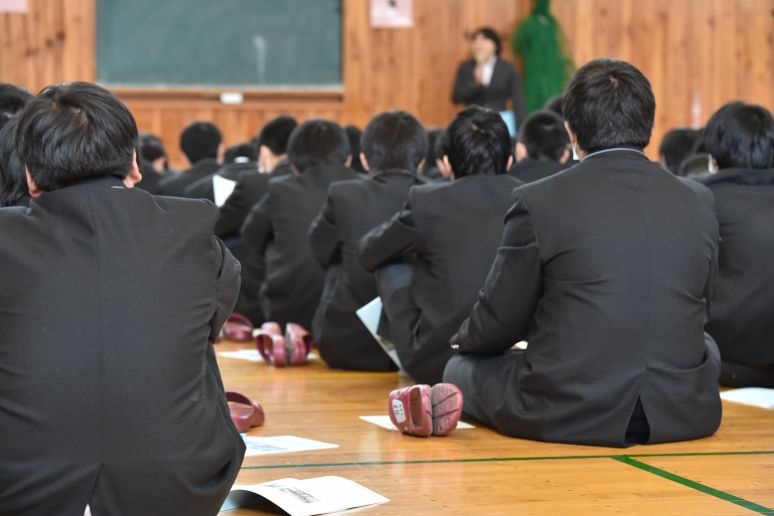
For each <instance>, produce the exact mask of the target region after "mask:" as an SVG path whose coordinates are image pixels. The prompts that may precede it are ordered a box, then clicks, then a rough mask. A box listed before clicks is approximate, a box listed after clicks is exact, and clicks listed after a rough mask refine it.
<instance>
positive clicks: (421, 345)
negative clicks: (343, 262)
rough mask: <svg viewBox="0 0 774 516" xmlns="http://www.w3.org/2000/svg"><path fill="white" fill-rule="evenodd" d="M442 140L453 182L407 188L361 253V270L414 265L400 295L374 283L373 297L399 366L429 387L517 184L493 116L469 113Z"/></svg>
mask: <svg viewBox="0 0 774 516" xmlns="http://www.w3.org/2000/svg"><path fill="white" fill-rule="evenodd" d="M446 135H447V136H446V137H447V143H446V152H445V153H444V156H443V157H442V159H443V160H445V161H446V162H447V163H448V164H449V165H450V167H451V170H452V171H453V173H454V177H455V179H454V181H453V182H450V183H440V184H438V183H436V184H429V185H424V186H416V187H414V188H412V189H411V191H410V192H409V196H408V197H409V200H408V203H407V204H406V206H405V207H404V208H403V209H402V210H401V211H400V212H398V213H396V214H395V215H394V216H393V217H392V218H391V219H390V220H389V221H388V222H386V223H385V224H383V225H381V226H379V227H377V228H375V229H373V230H372V231H371V232H369V233H368V234H367V235H366V236H365V237H364V238H363V240H362V243H361V247H360V260H361V263H362V264H363V266H364V267H365V268H366V269H367V270H371V271H372V270H375V269H378V268H379V267H384V266H387V267H388V268H389V267H394V265H390V264H392V263H393V262H395V261H401V260H406V259H408V260H410V261H411V263H415V264H416V265H415V266H413V267H411V269H412V270H411V271H410V272H409V274H410V275H411V276H413V277H412V278H411V279H410V281H405V280H404V282H403V284H404V285H405V291H404V292H397V291H395V292H385V291H384V290H385V284H384V283H383V282H381V281H380V283H379V295H380V296H381V297H382V300H383V302H384V311H385V313H386V316H387V318H388V326H389V334H390V337H391V340H392V342H393V343H394V345H395V350H396V351H397V353H398V357H399V358H400V361H401V365H402V366H403V368H404V369H405V370H406V372H407V373H408V374H409V375H411V377H412V378H414V380H416V381H417V382H419V383H427V384H435V383H438V382H440V381H441V379H442V376H443V369H444V366H446V362H447V361H448V360H449V357H451V354H452V350H451V348H450V347H449V339H450V338H451V337H452V335H454V333H455V332H456V331H457V329H458V328H459V327H460V324H461V323H462V321H463V320H464V319H465V317H467V315H468V314H470V309H471V308H472V306H473V303H475V301H476V294H477V293H478V291H479V289H480V288H481V285H483V283H484V280H485V279H486V275H487V273H488V272H489V268H490V267H491V265H492V260H493V259H494V255H495V252H496V251H497V244H498V243H499V241H500V235H501V234H502V224H503V217H504V216H505V213H506V212H507V211H508V208H509V207H510V205H511V192H512V191H513V189H514V188H516V187H517V186H519V185H520V184H521V183H520V182H519V181H518V180H516V179H514V178H512V177H510V176H508V175H507V174H506V171H507V170H508V165H510V162H511V160H512V157H511V152H510V148H511V139H510V136H509V135H508V128H507V127H506V125H505V123H504V122H503V121H502V119H501V118H500V115H498V114H497V113H496V112H494V111H491V110H489V109H486V108H481V107H477V106H473V107H469V108H467V109H465V110H464V111H462V112H461V113H460V114H458V115H457V117H456V118H455V119H454V121H452V123H451V125H450V126H449V128H448V129H447V131H446ZM382 271H384V269H382ZM382 271H380V272H382ZM406 279H408V278H406ZM393 285H395V283H393ZM387 288H389V287H387Z"/></svg>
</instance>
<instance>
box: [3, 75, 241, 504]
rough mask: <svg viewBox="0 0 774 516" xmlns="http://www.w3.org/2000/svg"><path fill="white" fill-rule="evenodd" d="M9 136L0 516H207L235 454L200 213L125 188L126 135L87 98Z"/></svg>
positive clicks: (80, 96)
mask: <svg viewBox="0 0 774 516" xmlns="http://www.w3.org/2000/svg"><path fill="white" fill-rule="evenodd" d="M18 124H19V125H18V128H17V132H16V147H17V150H18V152H19V157H20V159H21V161H22V162H23V163H24V164H25V166H26V168H27V181H28V183H29V187H30V193H31V194H32V197H33V198H34V200H33V202H32V203H31V204H30V208H29V209H24V210H18V209H2V210H0V234H2V235H3V236H4V238H8V239H10V240H11V241H13V242H14V245H12V246H0V283H1V284H2V285H3V288H2V289H0V328H2V330H0V331H2V338H0V355H2V357H3V364H2V367H0V406H2V407H3V410H0V457H2V458H3V459H2V461H0V514H14V515H16V516H36V515H40V514H68V515H70V514H72V515H82V514H83V513H84V509H85V508H86V505H87V504H88V505H89V506H90V507H91V514H93V515H94V516H100V515H111V514H147V515H156V514H170V513H174V514H186V515H202V516H204V515H212V514H215V513H217V512H218V509H219V507H220V506H221V503H222V502H223V500H224V498H225V496H226V494H227V493H228V491H229V489H230V487H231V485H232V483H233V481H234V479H235V477H236V475H237V473H238V472H239V468H240V465H241V462H242V457H243V454H244V449H245V447H244V443H243V441H242V439H241V437H240V436H239V433H238V432H237V430H236V428H235V427H234V424H233V423H232V421H231V418H230V415H229V407H228V405H227V403H226V397H225V395H224V392H223V384H222V382H221V377H220V373H219V371H218V365H217V362H216V361H215V354H214V353H213V350H212V342H213V340H214V339H215V337H216V336H217V334H218V331H219V330H220V326H221V324H222V323H223V321H224V320H225V318H226V317H227V316H228V314H229V312H230V311H231V307H232V306H233V302H234V299H235V298H236V293H237V289H238V287H239V263H238V262H236V260H234V259H233V257H231V255H230V254H229V253H228V251H227V250H226V249H225V248H224V247H223V244H221V243H220V241H219V240H218V239H217V238H215V237H214V236H213V235H212V226H213V225H214V223H215V217H216V215H217V212H216V210H215V208H214V207H212V206H211V205H209V204H207V203H205V202H203V201H194V200H185V199H171V198H160V197H153V196H152V195H150V194H148V193H147V192H144V191H142V190H138V189H133V188H126V187H125V184H129V185H131V184H132V183H134V182H136V181H139V179H140V175H139V170H138V168H137V163H136V159H135V155H134V149H135V148H136V146H137V126H136V125H135V121H134V118H133V117H132V115H131V113H129V111H128V110H127V109H126V107H125V106H124V105H123V104H122V103H121V101H120V100H118V99H117V98H116V97H114V96H113V95H112V94H111V93H110V92H108V91H107V90H105V89H103V88H101V87H99V86H96V85H94V84H88V83H77V82H76V83H71V84H64V85H57V86H51V87H48V88H46V89H44V90H43V91H42V92H41V93H40V94H39V95H38V96H37V97H35V98H33V99H32V100H30V102H29V103H28V104H27V106H26V108H25V109H24V110H23V111H22V113H21V114H20V115H19V122H18ZM43 142H45V143H47V144H46V145H42V143H43Z"/></svg>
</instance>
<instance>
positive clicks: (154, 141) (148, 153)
mask: <svg viewBox="0 0 774 516" xmlns="http://www.w3.org/2000/svg"><path fill="white" fill-rule="evenodd" d="M140 157H141V158H143V159H145V160H147V161H156V160H157V159H161V158H166V157H167V151H166V150H165V149H164V143H163V142H162V141H161V138H159V137H158V136H156V135H155V134H151V133H140Z"/></svg>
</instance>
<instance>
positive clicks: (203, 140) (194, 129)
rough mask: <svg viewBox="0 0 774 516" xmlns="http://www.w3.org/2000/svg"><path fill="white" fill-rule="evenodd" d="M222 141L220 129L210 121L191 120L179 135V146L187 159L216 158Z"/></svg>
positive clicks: (191, 160) (192, 160) (194, 161)
mask: <svg viewBox="0 0 774 516" xmlns="http://www.w3.org/2000/svg"><path fill="white" fill-rule="evenodd" d="M222 141H223V136H222V135H221V134H220V130H219V129H218V128H217V127H215V126H214V125H213V124H211V123H210V122H202V121H198V122H193V123H191V124H190V125H188V127H186V128H185V129H183V133H182V134H181V135H180V148H181V149H182V150H183V154H185V156H186V158H188V161H190V162H191V163H196V162H197V161H201V160H203V159H217V157H218V148H219V147H220V143H221V142H222Z"/></svg>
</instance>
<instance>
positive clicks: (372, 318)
mask: <svg viewBox="0 0 774 516" xmlns="http://www.w3.org/2000/svg"><path fill="white" fill-rule="evenodd" d="M355 313H356V314H357V316H358V317H359V318H360V320H361V321H363V325H364V326H365V327H366V329H367V330H368V333H370V334H371V336H372V337H373V338H374V340H376V342H377V343H378V344H379V346H381V348H382V349H383V350H384V352H385V353H387V356H388V357H390V359H391V360H392V361H393V362H394V363H395V365H396V366H398V369H401V370H403V367H402V366H401V364H400V358H398V352H397V351H395V345H394V344H393V343H392V342H390V341H389V340H387V339H385V338H383V337H382V336H381V335H379V334H378V333H376V332H377V331H378V329H379V320H380V319H381V318H382V298H380V297H375V298H374V299H372V300H371V301H370V302H369V303H368V304H367V305H365V306H362V307H360V308H359V309H358V310H357V311H355Z"/></svg>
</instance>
